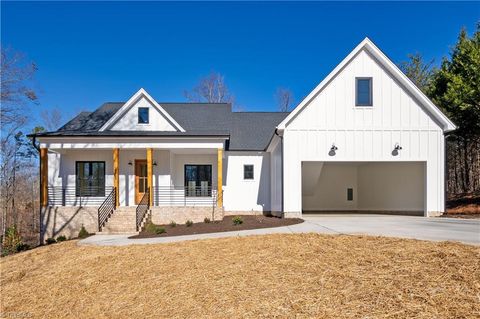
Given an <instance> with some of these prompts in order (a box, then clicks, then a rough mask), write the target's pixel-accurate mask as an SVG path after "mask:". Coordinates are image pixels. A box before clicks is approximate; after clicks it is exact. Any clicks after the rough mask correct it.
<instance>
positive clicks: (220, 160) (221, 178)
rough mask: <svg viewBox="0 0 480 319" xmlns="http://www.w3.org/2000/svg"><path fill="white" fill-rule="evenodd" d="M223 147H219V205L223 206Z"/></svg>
mask: <svg viewBox="0 0 480 319" xmlns="http://www.w3.org/2000/svg"><path fill="white" fill-rule="evenodd" d="M222 175H223V149H222V148H219V149H217V192H218V193H217V206H218V207H222V206H223V190H222V186H223V176H222Z"/></svg>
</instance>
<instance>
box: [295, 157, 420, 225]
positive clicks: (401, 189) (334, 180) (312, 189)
mask: <svg viewBox="0 0 480 319" xmlns="http://www.w3.org/2000/svg"><path fill="white" fill-rule="evenodd" d="M425 180H426V178H425V163H424V162H303V163H302V208H303V212H304V213H307V214H308V213H328V212H330V213H339V212H345V213H377V214H378V213H382V214H399V215H420V216H423V215H424V212H425Z"/></svg>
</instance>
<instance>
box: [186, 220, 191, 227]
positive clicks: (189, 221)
mask: <svg viewBox="0 0 480 319" xmlns="http://www.w3.org/2000/svg"><path fill="white" fill-rule="evenodd" d="M192 225H193V222H192V221H191V220H190V219H189V220H187V221H186V222H185V226H187V227H190V226H192Z"/></svg>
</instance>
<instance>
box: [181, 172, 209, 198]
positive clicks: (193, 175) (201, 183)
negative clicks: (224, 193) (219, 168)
mask: <svg viewBox="0 0 480 319" xmlns="http://www.w3.org/2000/svg"><path fill="white" fill-rule="evenodd" d="M185 196H187V197H209V196H212V165H185Z"/></svg>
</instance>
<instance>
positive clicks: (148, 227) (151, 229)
mask: <svg viewBox="0 0 480 319" xmlns="http://www.w3.org/2000/svg"><path fill="white" fill-rule="evenodd" d="M156 226H157V225H155V224H154V223H152V222H151V221H148V222H147V223H146V224H145V231H146V232H147V233H154V232H155V227H156Z"/></svg>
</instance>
